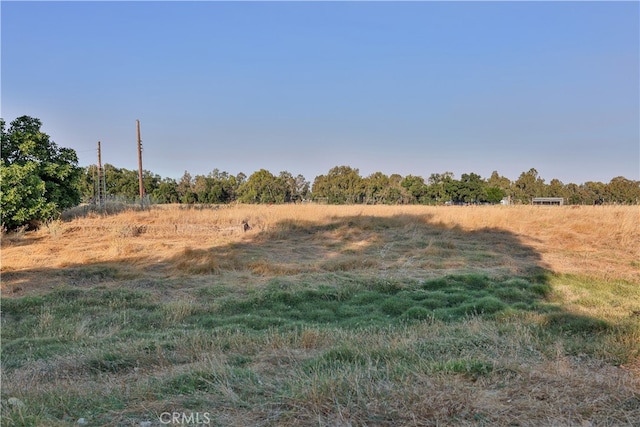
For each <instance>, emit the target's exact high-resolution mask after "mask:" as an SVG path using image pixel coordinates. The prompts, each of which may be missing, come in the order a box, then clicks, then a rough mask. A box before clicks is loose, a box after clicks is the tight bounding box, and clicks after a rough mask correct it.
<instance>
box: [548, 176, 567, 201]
mask: <svg viewBox="0 0 640 427" xmlns="http://www.w3.org/2000/svg"><path fill="white" fill-rule="evenodd" d="M544 196H546V197H564V198H565V199H566V198H567V197H566V194H565V185H564V184H563V183H562V181H560V180H559V179H556V178H554V179H552V180H551V181H550V182H549V185H547V186H546V188H545V191H544Z"/></svg>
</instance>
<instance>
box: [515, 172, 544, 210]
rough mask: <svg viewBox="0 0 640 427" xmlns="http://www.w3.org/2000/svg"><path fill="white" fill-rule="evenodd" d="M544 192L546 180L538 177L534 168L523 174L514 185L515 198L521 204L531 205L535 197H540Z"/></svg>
mask: <svg viewBox="0 0 640 427" xmlns="http://www.w3.org/2000/svg"><path fill="white" fill-rule="evenodd" d="M543 191H544V179H542V178H540V177H539V176H538V171H537V170H535V169H534V168H531V169H529V171H528V172H522V173H521V174H520V177H519V178H518V179H517V180H516V182H515V183H514V197H515V198H516V199H517V200H519V201H520V202H521V203H524V204H529V203H531V199H532V198H534V197H540V196H541V195H542V194H543Z"/></svg>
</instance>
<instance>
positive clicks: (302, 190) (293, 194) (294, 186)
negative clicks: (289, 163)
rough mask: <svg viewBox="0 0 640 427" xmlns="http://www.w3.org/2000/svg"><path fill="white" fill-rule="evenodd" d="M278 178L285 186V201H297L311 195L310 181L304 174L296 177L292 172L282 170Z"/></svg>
mask: <svg viewBox="0 0 640 427" xmlns="http://www.w3.org/2000/svg"><path fill="white" fill-rule="evenodd" d="M278 178H279V179H280V181H281V182H282V184H283V185H284V188H285V198H284V201H285V202H287V203H290V202H293V203H297V202H301V201H302V200H304V199H306V198H307V197H308V196H309V181H307V180H306V179H305V178H304V176H302V175H298V176H295V177H294V176H293V175H292V174H291V173H290V172H287V171H282V172H280V175H279V176H278Z"/></svg>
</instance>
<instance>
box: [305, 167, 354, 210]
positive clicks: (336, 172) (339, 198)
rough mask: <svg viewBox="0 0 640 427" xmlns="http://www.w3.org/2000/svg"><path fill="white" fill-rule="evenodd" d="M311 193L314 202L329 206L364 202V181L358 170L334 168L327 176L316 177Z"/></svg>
mask: <svg viewBox="0 0 640 427" xmlns="http://www.w3.org/2000/svg"><path fill="white" fill-rule="evenodd" d="M312 192H313V196H314V198H316V200H318V199H320V200H326V201H327V203H330V204H345V203H346V204H354V203H362V202H363V201H364V195H365V188H364V181H363V179H362V177H361V176H360V173H359V171H358V169H353V168H351V167H349V166H336V167H334V168H332V169H331V170H329V173H328V174H327V175H320V176H318V177H316V179H315V180H314V182H313V187H312Z"/></svg>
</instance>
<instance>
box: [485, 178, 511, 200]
mask: <svg viewBox="0 0 640 427" xmlns="http://www.w3.org/2000/svg"><path fill="white" fill-rule="evenodd" d="M512 186H513V183H512V182H511V180H510V179H509V178H507V177H504V176H501V175H500V174H499V173H498V171H493V172H492V173H491V176H490V177H489V178H487V191H489V189H493V190H491V196H489V194H487V197H495V196H497V195H498V194H503V196H502V198H501V199H500V200H502V199H503V198H505V197H508V196H513V192H512ZM500 200H497V201H495V202H491V203H497V202H499V201H500Z"/></svg>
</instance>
